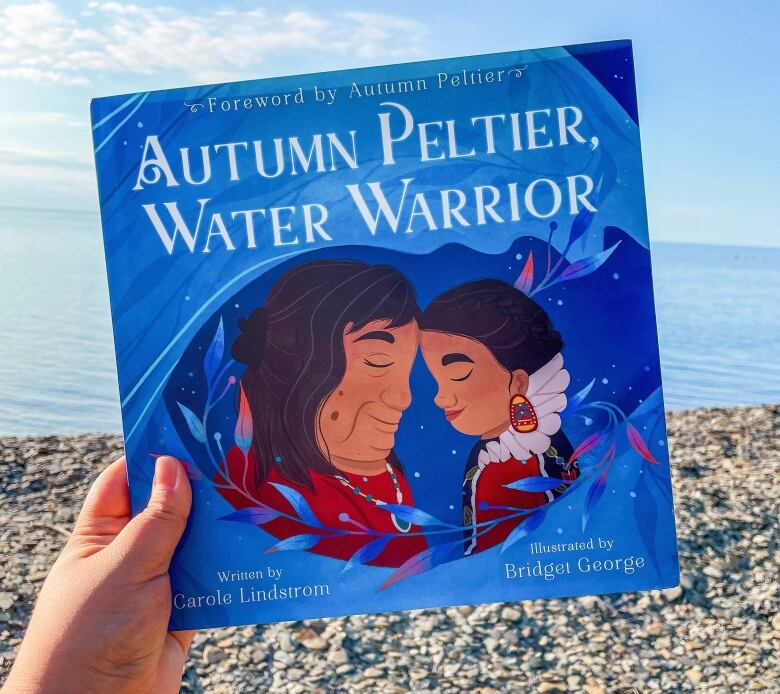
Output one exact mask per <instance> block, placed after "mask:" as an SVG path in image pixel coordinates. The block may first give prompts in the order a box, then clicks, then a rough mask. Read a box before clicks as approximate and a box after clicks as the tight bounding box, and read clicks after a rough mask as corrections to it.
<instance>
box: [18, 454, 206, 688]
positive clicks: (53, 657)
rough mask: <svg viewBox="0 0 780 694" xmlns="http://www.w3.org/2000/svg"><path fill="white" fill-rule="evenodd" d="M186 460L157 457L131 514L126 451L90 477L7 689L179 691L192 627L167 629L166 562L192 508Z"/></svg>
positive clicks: (169, 592) (28, 630)
mask: <svg viewBox="0 0 780 694" xmlns="http://www.w3.org/2000/svg"><path fill="white" fill-rule="evenodd" d="M190 503H191V492H190V485H189V480H188V479H187V475H186V473H185V471H184V468H183V467H182V465H181V464H180V463H179V462H178V461H177V460H175V459H174V458H170V457H167V456H164V457H161V458H158V459H157V463H156V467H155V474H154V484H153V488H152V495H151V498H150V500H149V504H148V505H147V507H146V509H144V511H143V512H142V513H140V514H138V515H137V516H136V517H135V518H132V519H131V517H130V499H129V494H128V490H127V479H126V471H125V460H124V458H121V459H120V460H117V461H116V462H115V463H113V464H111V465H110V466H109V467H108V468H106V469H105V470H104V471H103V472H102V473H101V475H100V476H99V477H98V478H97V480H96V481H95V483H94V484H93V485H92V488H91V489H90V491H89V493H88V494H87V498H86V500H85V501H84V506H83V508H82V509H81V513H80V514H79V518H78V520H77V521H76V525H75V528H74V529H73V534H72V535H71V537H70V539H69V540H68V543H67V544H66V545H65V549H64V550H63V552H62V554H61V555H60V556H59V558H58V559H57V561H56V562H55V564H54V566H53V567H52V570H51V572H50V573H49V576H48V577H47V578H46V581H45V583H44V584H43V588H42V589H41V594H40V596H39V598H38V602H37V604H36V606H35V610H34V611H33V615H32V619H31V620H30V625H29V627H28V629H27V633H26V635H25V637H24V640H23V641H22V645H21V648H20V650H19V655H18V657H17V659H16V662H15V664H14V667H13V669H12V670H11V673H10V675H9V677H8V681H7V682H6V686H5V688H4V691H5V692H7V693H8V694H11V692H14V693H16V692H58V693H60V692H62V693H67V692H79V693H81V692H110V694H118V693H119V692H124V691H131V692H154V693H155V694H158V693H161V694H163V693H165V692H178V691H179V687H180V683H181V675H182V669H183V667H184V659H185V655H186V653H187V649H188V648H189V645H190V642H191V641H192V636H193V634H194V632H183V631H180V632H176V633H169V632H168V630H167V629H168V618H169V617H170V614H171V584H170V580H169V578H168V566H169V564H170V561H171V556H172V554H173V550H174V548H175V547H176V543H177V542H178V541H179V538H180V537H181V534H182V532H183V531H184V526H185V524H186V521H187V516H188V515H189V512H190Z"/></svg>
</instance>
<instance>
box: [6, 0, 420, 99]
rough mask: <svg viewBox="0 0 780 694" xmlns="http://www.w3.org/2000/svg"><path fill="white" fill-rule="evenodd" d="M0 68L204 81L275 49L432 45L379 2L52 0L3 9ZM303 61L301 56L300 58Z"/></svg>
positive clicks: (394, 50)
mask: <svg viewBox="0 0 780 694" xmlns="http://www.w3.org/2000/svg"><path fill="white" fill-rule="evenodd" d="M0 27H2V31H0V78H6V79H9V78H10V79H19V80H27V81H33V82H42V83H46V82H49V83H51V82H55V83H60V84H84V83H87V82H89V80H90V79H91V77H92V76H94V75H97V74H102V75H106V74H117V73H125V74H128V73H129V74H152V73H155V72H158V71H163V70H168V71H177V72H180V73H181V74H182V75H184V76H186V77H188V78H191V79H193V80H198V81H216V80H220V79H236V78H238V77H249V76H251V75H250V73H249V71H250V70H251V69H253V68H254V69H256V68H257V67H258V66H260V65H262V64H263V62H264V61H265V60H266V59H267V58H268V57H270V56H279V55H287V56H290V58H291V59H295V58H296V57H297V56H299V55H300V54H301V52H306V54H307V58H310V57H311V54H315V55H316V54H322V55H323V56H330V55H334V54H335V55H347V56H350V55H355V56H358V57H360V58H366V59H384V60H398V59H409V58H414V57H421V56H424V55H425V52H426V51H425V46H426V37H427V32H426V29H425V27H424V26H423V25H422V24H420V23H419V22H416V21H414V20H410V19H406V18H403V17H399V16H395V15H392V14H384V13H372V12H362V11H361V12H340V13H328V14H324V13H317V12H313V11H310V10H296V11H287V12H276V11H266V10H264V9H256V10H231V9H229V8H227V9H226V8H222V9H219V10H215V11H211V12H206V13H197V14H193V13H188V12H186V11H185V10H182V9H179V8H174V7H165V6H158V7H141V6H138V5H133V4H122V3H118V2H90V3H88V4H87V5H85V6H84V8H83V10H82V11H81V12H77V13H70V14H66V13H65V12H64V11H63V10H62V9H61V8H60V7H59V6H58V5H56V4H54V3H52V2H32V3H18V4H10V5H6V6H5V7H4V8H2V9H0ZM293 62H294V60H293Z"/></svg>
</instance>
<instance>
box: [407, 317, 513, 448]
mask: <svg viewBox="0 0 780 694" xmlns="http://www.w3.org/2000/svg"><path fill="white" fill-rule="evenodd" d="M420 342H421V345H422V353H423V358H424V359H425V364H426V365H427V366H428V370H429V371H430V372H431V374H432V375H433V377H434V379H436V384H437V385H438V386H439V391H438V393H437V394H436V397H435V398H434V402H435V403H436V404H437V405H438V406H439V407H441V409H442V410H444V416H445V417H446V418H447V421H449V423H450V424H452V426H453V427H454V428H455V429H457V430H458V431H460V432H461V433H463V434H470V435H472V436H481V437H483V438H491V437H493V436H497V435H498V434H500V433H501V432H502V431H504V429H506V428H508V427H509V423H510V422H509V400H510V399H511V397H512V396H513V395H516V394H518V393H520V394H523V395H524V394H525V392H526V391H527V389H528V375H527V374H526V373H525V371H522V370H519V369H518V370H517V371H515V372H513V373H509V372H508V371H507V370H506V369H505V368H504V367H503V366H501V364H499V363H498V361H496V358H495V357H494V356H493V354H492V353H491V352H490V350H489V349H488V348H487V347H485V345H483V344H482V343H481V342H479V341H478V340H473V339H472V338H470V337H464V336H462V335H452V334H450V333H443V332H438V331H435V330H423V331H422V333H421V337H420Z"/></svg>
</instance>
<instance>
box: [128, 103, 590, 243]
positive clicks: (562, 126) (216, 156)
mask: <svg viewBox="0 0 780 694" xmlns="http://www.w3.org/2000/svg"><path fill="white" fill-rule="evenodd" d="M382 106H383V107H384V108H385V109H386V110H385V111H381V112H379V113H378V114H377V116H378V119H379V133H378V134H379V136H380V143H381V153H382V154H381V163H382V166H383V167H393V166H397V165H401V164H403V165H404V166H408V164H409V163H410V161H416V160H419V161H420V162H435V161H440V160H452V159H464V160H468V159H469V158H472V157H476V156H477V155H478V154H480V155H482V156H492V155H497V154H504V155H506V153H507V152H511V153H512V154H513V158H518V157H521V156H526V153H527V152H530V151H533V150H537V149H548V148H561V147H570V146H577V145H579V146H583V145H584V146H587V147H589V148H590V149H595V148H597V147H598V144H599V141H598V137H596V136H595V135H594V136H591V137H589V138H588V137H586V135H584V134H583V132H581V131H582V129H583V128H582V123H583V114H582V111H581V110H580V109H579V108H578V107H576V106H559V107H555V108H545V109H536V110H530V111H525V112H523V113H508V114H492V115H483V116H474V117H472V118H470V119H469V123H468V125H467V126H464V127H468V129H469V131H470V132H471V134H472V135H474V134H476V135H477V137H476V138H474V137H472V138H471V139H470V146H469V147H467V148H465V147H462V146H461V145H460V143H459V142H458V139H457V137H458V136H457V133H458V126H457V124H456V122H455V121H454V120H445V121H429V122H417V121H416V120H415V118H414V116H413V114H412V112H411V111H410V110H409V109H408V108H406V107H405V106H403V105H401V104H396V103H392V102H385V103H383V104H382ZM306 139H307V142H306V143H303V142H302V138H299V137H297V136H294V137H289V138H274V139H273V141H272V142H269V141H267V140H266V141H263V140H253V141H251V142H249V141H243V142H230V143H223V144H213V145H200V146H199V148H198V150H197V151H198V154H191V152H190V149H191V148H189V147H180V148H178V150H175V149H173V148H172V149H171V150H170V151H167V152H166V150H165V148H164V145H163V143H162V142H161V141H160V140H159V138H158V137H157V136H155V135H151V136H149V137H147V139H146V144H145V146H144V150H143V156H142V160H141V162H140V166H139V170H138V176H137V179H136V184H135V186H134V188H133V190H134V191H138V192H139V195H140V197H141V198H143V197H144V196H143V194H142V192H143V191H146V190H147V189H150V188H151V189H155V188H158V187H165V188H167V189H171V192H174V191H176V192H177V193H179V194H180V195H181V192H184V191H187V192H190V193H194V192H195V191H198V193H200V194H197V193H196V195H197V202H195V201H194V200H192V199H191V197H195V195H192V196H191V197H190V196H188V197H190V199H189V200H182V205H181V207H179V203H178V201H171V202H165V203H162V204H159V203H156V202H152V203H147V204H142V207H143V209H144V211H145V212H146V214H147V216H148V218H149V221H150V222H151V224H152V226H153V228H154V230H155V231H156V232H157V234H158V236H159V237H160V240H161V241H162V243H163V244H164V246H165V248H166V250H167V251H168V253H173V251H174V249H177V248H178V249H179V250H181V249H184V250H185V251H189V252H190V253H195V252H210V251H212V250H216V249H223V250H228V251H232V250H235V249H236V248H237V247H245V248H256V247H258V246H261V245H262V246H269V245H270V246H274V247H282V246H297V245H300V244H306V243H309V244H313V243H321V242H328V241H333V240H334V234H335V233H337V232H336V231H335V230H332V229H330V228H329V225H328V214H329V212H328V208H327V206H326V205H325V204H323V203H322V202H314V201H311V202H307V203H305V204H300V205H288V206H279V207H269V208H262V207H252V208H250V209H233V210H224V209H212V206H211V204H210V203H211V199H210V198H209V197H207V196H206V195H204V194H203V193H204V192H205V191H204V189H198V188H197V187H198V186H200V185H202V184H204V183H207V182H209V181H212V180H215V179H216V181H220V180H221V181H224V182H228V181H240V180H242V179H245V178H249V177H253V178H255V179H256V180H257V181H258V186H257V187H258V192H259V193H262V192H263V189H264V188H265V185H264V184H263V182H265V183H266V184H267V185H268V186H269V187H270V186H275V187H278V181H274V180H273V179H278V178H279V177H281V176H283V175H286V176H299V175H307V174H308V175H311V174H327V173H329V172H334V171H337V170H343V169H358V168H359V166H360V159H359V147H358V136H357V131H355V130H350V131H349V135H348V137H347V136H341V135H339V134H337V133H335V132H328V133H324V134H323V133H317V134H314V135H310V136H308V138H306ZM373 144H376V143H373ZM372 150H373V151H374V152H376V149H375V147H372ZM193 151H195V150H194V149H193ZM373 156H374V160H375V159H376V154H374V155H373ZM195 159H197V160H198V161H197V163H194V160H195ZM196 171H197V173H196ZM382 171H383V169H379V172H380V173H381V172H382ZM380 173H378V174H377V179H380V178H381V176H380ZM393 178H394V179H395V181H394V182H393V183H388V182H382V181H381V180H375V181H367V182H365V183H350V184H347V185H346V189H347V190H348V192H349V195H350V197H351V199H352V201H353V203H354V205H355V207H356V212H357V213H358V216H359V219H361V220H362V221H363V223H364V224H365V227H366V229H367V230H368V231H369V232H370V234H371V235H376V234H378V233H383V232H388V231H389V232H391V233H399V232H400V233H413V232H416V231H435V230H439V229H452V228H455V227H461V228H462V227H470V226H482V225H485V224H492V223H498V224H501V223H505V222H517V221H520V220H521V219H523V218H526V217H533V218H536V219H548V218H551V217H553V216H554V215H556V214H558V213H559V212H563V213H568V214H570V215H575V214H577V213H578V212H579V211H580V210H581V209H588V210H590V211H594V212H595V211H596V208H595V205H594V201H593V200H592V197H593V192H594V182H593V180H592V179H591V178H590V176H588V175H586V174H572V175H568V176H565V177H561V178H556V179H553V178H546V177H540V178H537V179H535V180H532V181H530V182H528V183H527V184H524V185H522V186H521V185H520V184H519V183H518V182H515V181H509V182H507V183H504V184H502V185H500V186H496V185H478V186H472V187H464V188H457V187H448V188H443V189H438V190H431V189H430V186H426V189H425V190H419V189H418V187H417V185H416V183H415V176H414V175H411V174H410V175H409V176H400V177H397V176H394V177H393ZM267 179H271V180H267ZM399 179H400V180H399ZM141 202H142V203H144V200H143V199H142V200H141ZM340 222H343V219H342V220H340ZM179 238H180V239H181V240H180V241H179V242H178V243H177V239H179Z"/></svg>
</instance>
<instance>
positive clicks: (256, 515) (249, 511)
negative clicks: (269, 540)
mask: <svg viewBox="0 0 780 694" xmlns="http://www.w3.org/2000/svg"><path fill="white" fill-rule="evenodd" d="M280 515H282V514H281V512H280V511H277V510H275V509H272V508H269V507H268V506H253V507H251V508H242V509H240V510H239V511H234V512H233V513H228V515H226V516H222V517H221V518H220V519H219V520H225V521H235V522H236V523H249V524H250V525H263V524H264V523H268V522H269V521H272V520H274V518H278V517H279V516H280Z"/></svg>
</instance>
